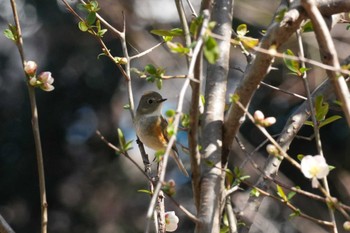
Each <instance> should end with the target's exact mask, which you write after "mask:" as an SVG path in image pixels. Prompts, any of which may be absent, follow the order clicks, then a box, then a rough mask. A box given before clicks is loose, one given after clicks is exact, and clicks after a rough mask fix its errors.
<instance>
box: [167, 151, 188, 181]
mask: <svg viewBox="0 0 350 233" xmlns="http://www.w3.org/2000/svg"><path fill="white" fill-rule="evenodd" d="M171 154H172V157H173V158H174V160H175V162H176V164H177V166H178V167H179V169H180V171H181V172H182V173H183V174H184V175H185V176H187V177H189V175H188V173H187V171H186V168H185V166H184V164H183V163H182V161H181V159H180V157H179V154H178V152H177V150H173V153H171Z"/></svg>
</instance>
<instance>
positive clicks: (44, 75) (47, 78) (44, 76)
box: [38, 71, 54, 84]
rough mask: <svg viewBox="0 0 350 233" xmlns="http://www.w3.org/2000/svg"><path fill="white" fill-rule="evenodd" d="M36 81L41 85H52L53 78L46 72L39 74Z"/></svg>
mask: <svg viewBox="0 0 350 233" xmlns="http://www.w3.org/2000/svg"><path fill="white" fill-rule="evenodd" d="M38 79H39V81H40V82H42V83H49V84H52V83H53V81H54V79H53V77H52V76H51V72H48V71H45V72H41V73H40V74H39V76H38Z"/></svg>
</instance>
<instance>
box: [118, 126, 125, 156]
mask: <svg viewBox="0 0 350 233" xmlns="http://www.w3.org/2000/svg"><path fill="white" fill-rule="evenodd" d="M118 139H119V145H120V146H121V148H122V150H123V151H125V150H124V146H125V137H124V134H123V131H122V130H121V129H120V128H118Z"/></svg>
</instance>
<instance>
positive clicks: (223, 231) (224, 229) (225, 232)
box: [220, 225, 230, 233]
mask: <svg viewBox="0 0 350 233" xmlns="http://www.w3.org/2000/svg"><path fill="white" fill-rule="evenodd" d="M228 232H230V228H229V227H228V226H226V225H223V226H222V227H221V228H220V233H228Z"/></svg>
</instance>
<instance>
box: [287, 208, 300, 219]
mask: <svg viewBox="0 0 350 233" xmlns="http://www.w3.org/2000/svg"><path fill="white" fill-rule="evenodd" d="M300 214H301V211H300V209H296V210H295V211H294V212H293V213H291V214H290V215H289V219H292V218H295V217H298V216H300Z"/></svg>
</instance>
